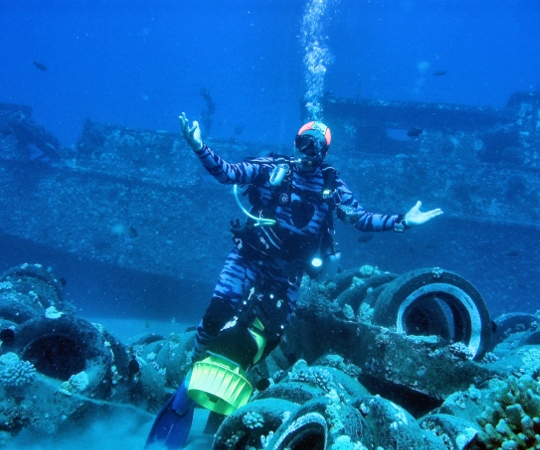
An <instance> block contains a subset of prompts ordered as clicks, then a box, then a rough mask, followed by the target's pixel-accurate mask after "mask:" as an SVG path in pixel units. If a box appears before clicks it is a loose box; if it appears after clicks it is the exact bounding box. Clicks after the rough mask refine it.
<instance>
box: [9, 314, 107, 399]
mask: <svg viewBox="0 0 540 450" xmlns="http://www.w3.org/2000/svg"><path fill="white" fill-rule="evenodd" d="M2 350H3V351H4V352H14V353H16V354H18V355H19V357H20V358H21V359H23V360H25V361H29V362H31V363H32V364H33V365H34V367H35V368H36V370H37V371H38V372H39V373H41V374H43V375H46V376H48V377H50V378H54V379H57V380H61V381H65V382H69V383H67V384H66V389H68V390H69V389H71V387H73V388H74V389H76V392H75V391H73V392H75V393H77V394H82V395H85V396H92V397H95V398H106V397H107V396H108V394H109V393H110V388H111V383H112V380H111V377H112V371H111V363H112V354H111V350H110V349H109V348H108V347H107V346H106V345H105V340H104V338H103V336H102V334H101V333H100V332H99V330H98V329H97V328H96V327H95V326H94V325H92V324H91V323H89V322H87V321H86V320H84V319H80V318H78V317H75V316H71V315H63V316H60V317H58V318H56V319H49V318H46V317H39V318H35V319H31V320H28V321H26V322H24V323H23V324H22V325H20V326H19V327H18V328H17V329H16V330H15V336H14V339H13V343H12V344H11V345H9V346H7V347H5V348H4V346H3V348H2ZM72 376H76V377H75V379H74V381H75V380H77V381H78V382H77V386H75V385H73V386H72V385H71V384H70V383H71V381H70V380H71V379H72ZM79 382H80V383H79Z"/></svg>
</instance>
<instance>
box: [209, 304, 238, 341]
mask: <svg viewBox="0 0 540 450" xmlns="http://www.w3.org/2000/svg"><path fill="white" fill-rule="evenodd" d="M234 312H235V308H234V307H233V306H232V305H231V304H230V303H228V302H227V301H226V300H224V299H222V298H220V297H213V298H212V300H211V301H210V305H209V306H208V308H207V309H206V313H205V314H204V317H203V320H202V325H203V328H204V331H206V332H207V333H208V334H213V335H217V334H218V333H219V331H220V330H221V329H222V328H223V326H224V325H225V324H226V323H227V322H228V321H229V320H230V319H231V318H232V317H233V316H234Z"/></svg>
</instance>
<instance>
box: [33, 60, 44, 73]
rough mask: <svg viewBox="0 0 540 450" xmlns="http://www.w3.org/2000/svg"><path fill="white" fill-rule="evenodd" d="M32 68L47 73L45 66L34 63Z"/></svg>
mask: <svg viewBox="0 0 540 450" xmlns="http://www.w3.org/2000/svg"><path fill="white" fill-rule="evenodd" d="M34 66H36V67H37V68H38V69H39V70H42V71H43V72H47V66H46V65H45V64H41V63H38V62H36V61H34Z"/></svg>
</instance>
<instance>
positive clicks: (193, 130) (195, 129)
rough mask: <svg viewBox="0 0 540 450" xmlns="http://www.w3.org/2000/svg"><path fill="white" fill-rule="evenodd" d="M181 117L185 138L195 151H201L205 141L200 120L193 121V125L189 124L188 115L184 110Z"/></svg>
mask: <svg viewBox="0 0 540 450" xmlns="http://www.w3.org/2000/svg"><path fill="white" fill-rule="evenodd" d="M178 118H179V119H180V127H181V128H182V134H183V135H184V139H185V140H186V141H187V142H188V144H189V146H190V147H191V148H192V149H193V151H194V152H200V151H201V150H202V148H203V142H202V138H201V127H200V126H199V122H197V121H196V120H194V121H193V126H192V127H190V126H189V120H188V118H187V117H186V113H185V112H183V113H182V115H181V116H179V117H178Z"/></svg>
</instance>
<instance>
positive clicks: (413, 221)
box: [403, 201, 443, 227]
mask: <svg viewBox="0 0 540 450" xmlns="http://www.w3.org/2000/svg"><path fill="white" fill-rule="evenodd" d="M420 206H422V202H421V201H418V202H416V205H414V206H413V207H412V208H411V210H410V211H409V212H408V213H407V214H405V217H404V218H403V224H404V225H405V226H406V227H414V226H416V225H422V224H424V223H426V222H429V221H430V220H431V219H433V218H435V217H437V216H440V215H441V214H442V213H443V212H442V210H441V209H440V208H437V209H432V210H431V211H426V212H422V211H420Z"/></svg>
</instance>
